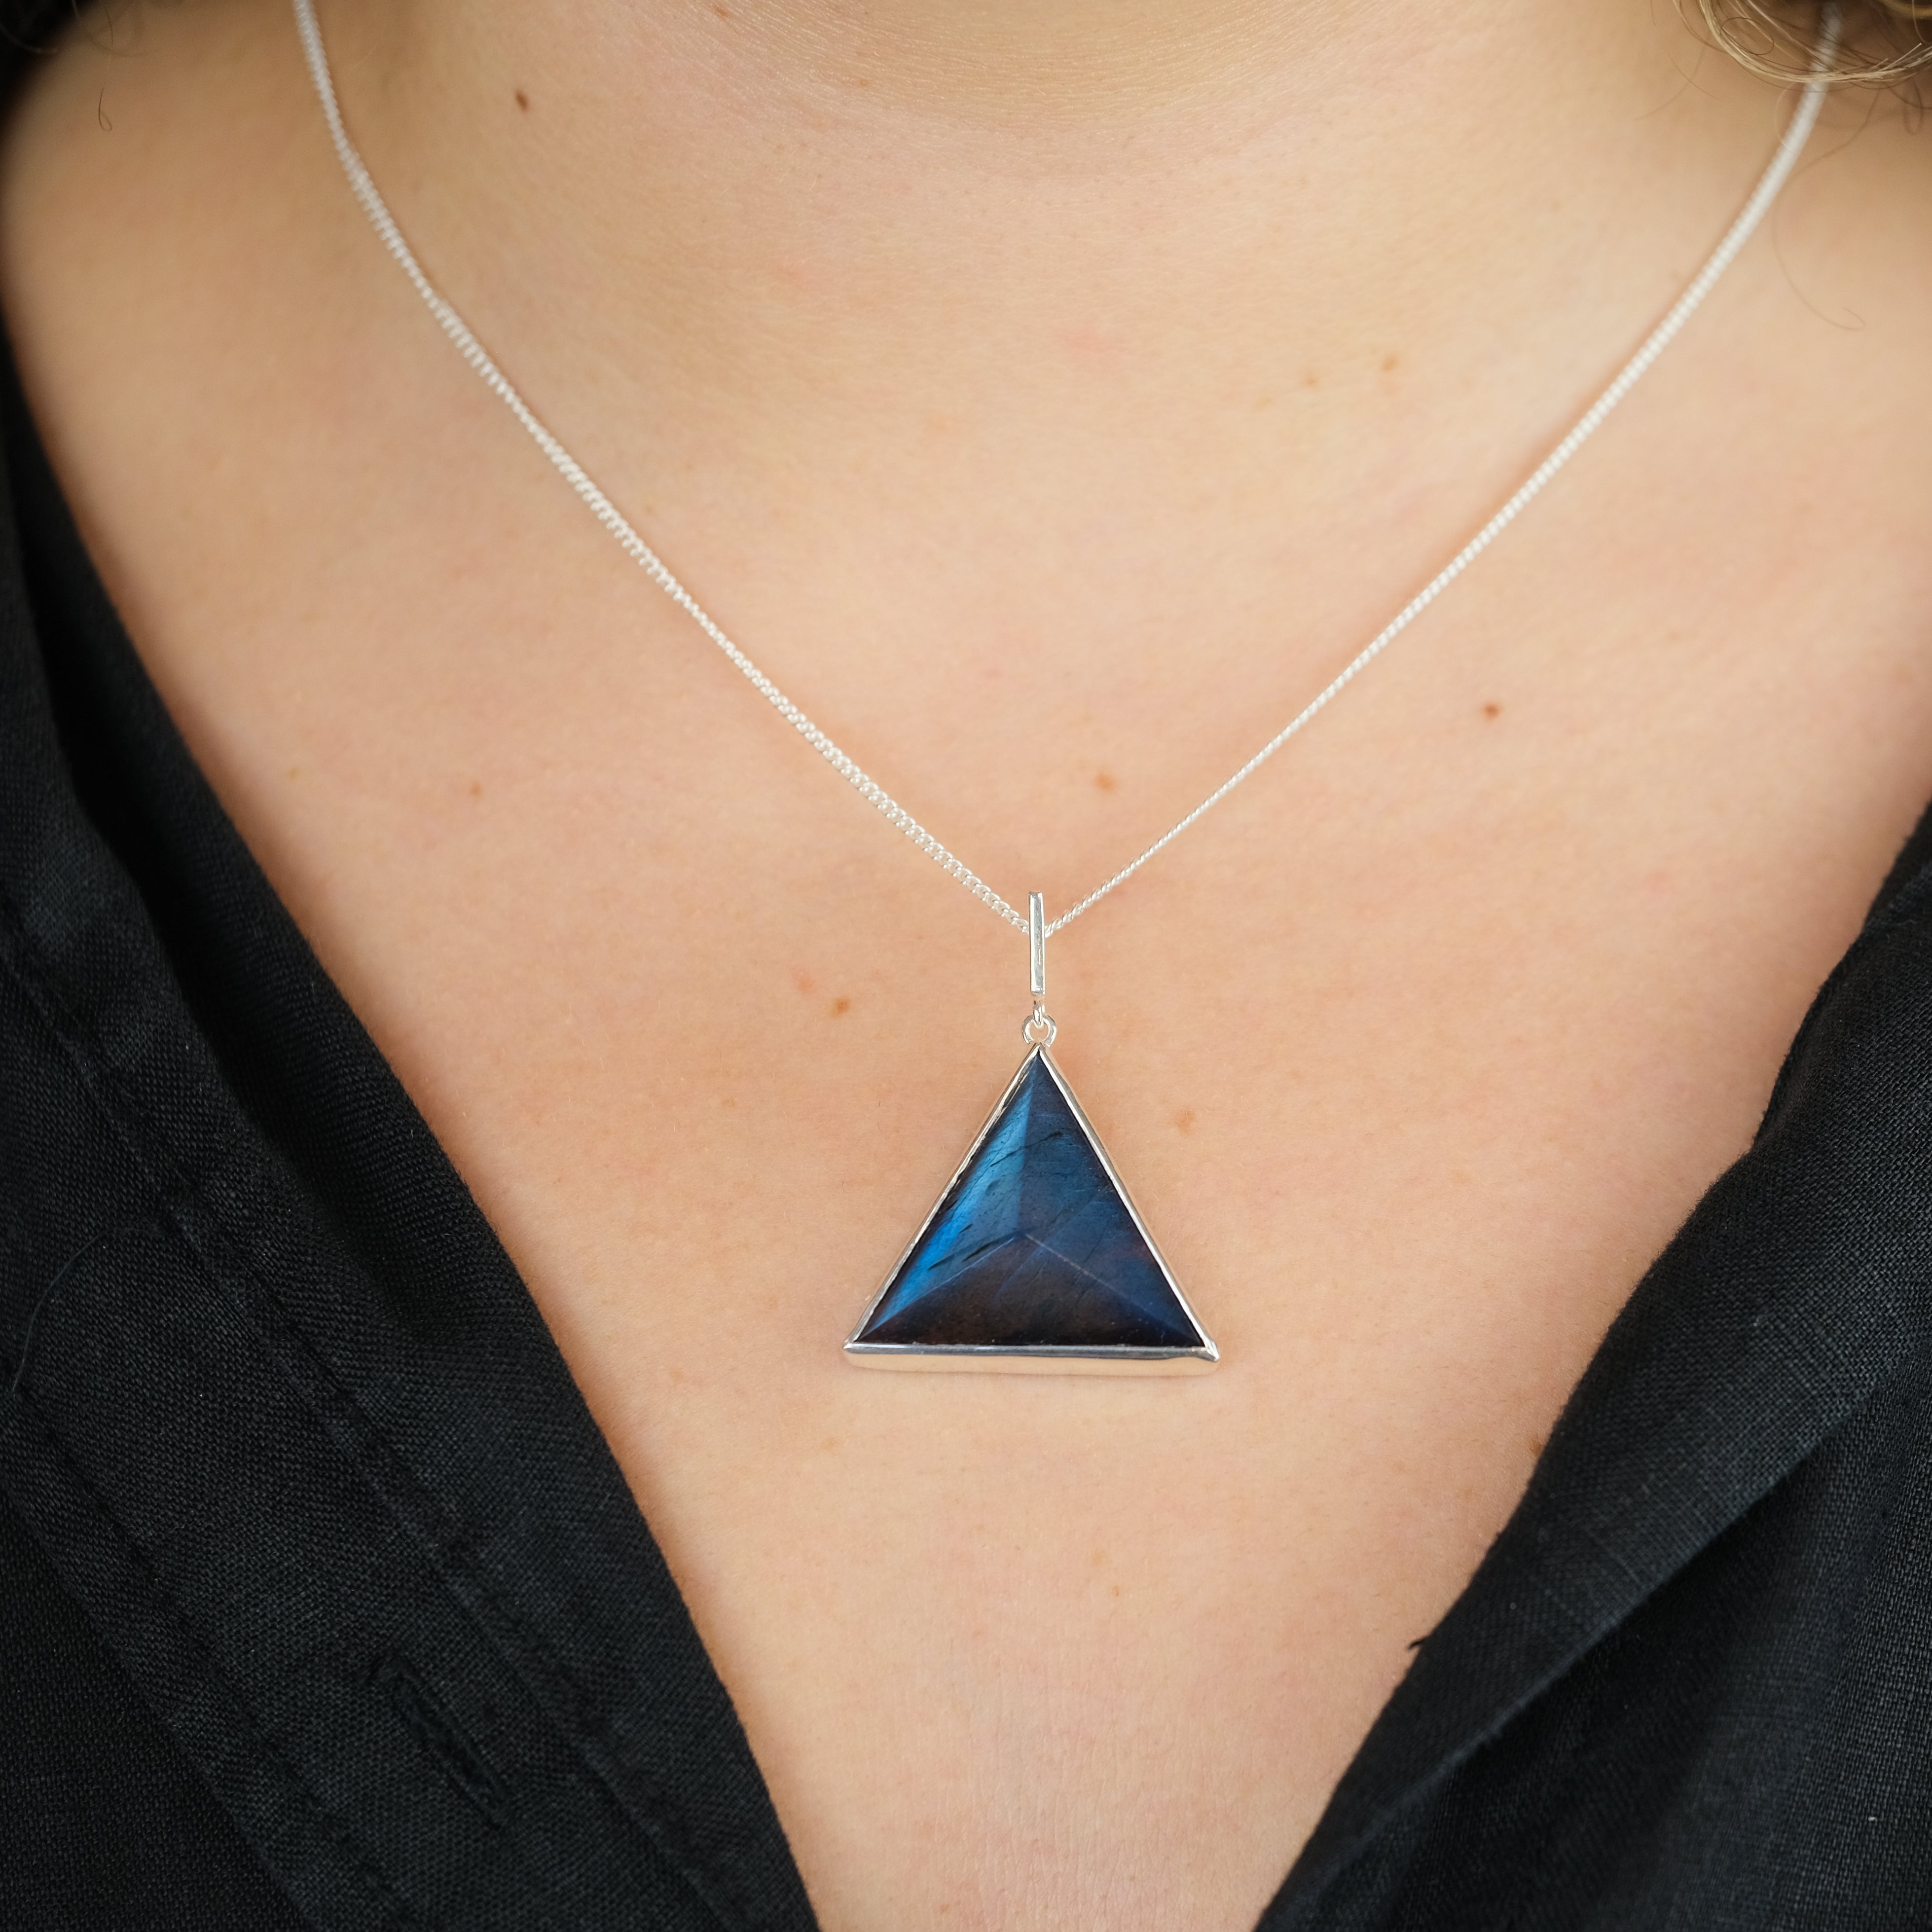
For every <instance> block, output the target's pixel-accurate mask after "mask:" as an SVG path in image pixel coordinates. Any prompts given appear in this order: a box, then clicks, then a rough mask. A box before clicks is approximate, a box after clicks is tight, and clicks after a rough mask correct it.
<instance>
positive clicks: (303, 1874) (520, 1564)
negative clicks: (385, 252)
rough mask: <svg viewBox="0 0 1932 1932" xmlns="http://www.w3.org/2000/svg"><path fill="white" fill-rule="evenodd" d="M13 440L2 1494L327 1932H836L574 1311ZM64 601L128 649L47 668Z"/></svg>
mask: <svg viewBox="0 0 1932 1932" xmlns="http://www.w3.org/2000/svg"><path fill="white" fill-rule="evenodd" d="M6 414H7V422H8V428H9V430H10V437H9V443H10V448H11V450H12V452H13V458H14V460H15V462H16V463H17V464H21V463H24V464H25V465H26V467H27V472H28V473H27V474H26V475H25V476H24V477H23V478H17V481H23V482H24V484H25V486H26V491H25V493H26V496H28V498H29V499H31V505H32V507H31V509H30V511H28V514H27V517H26V524H27V525H28V526H29V529H28V542H29V545H30V548H29V552H28V555H29V557H30V559H31V561H30V562H29V564H28V568H27V571H26V576H25V577H23V574H22V566H21V559H20V557H19V556H17V555H9V556H7V557H6V558H5V564H6V565H7V568H5V569H4V570H0V707H4V711H5V717H6V718H7V721H8V726H9V729H10V736H9V739H8V742H7V746H6V755H5V757H4V758H0V986H4V987H5V1027H4V1031H0V1054H4V1055H5V1058H4V1061H0V1091H5V1092H6V1093H7V1094H10V1095H13V1096H21V1095H26V1094H31V1095H33V1096H34V1097H35V1102H36V1104H35V1106H34V1109H33V1111H32V1112H31V1115H24V1114H23V1112H21V1111H20V1109H18V1108H17V1107H9V1109H7V1117H8V1125H7V1130H5V1131H7V1134H8V1139H7V1142H6V1143H5V1152H6V1170H5V1186H6V1193H7V1211H6V1212H7V1222H6V1227H5V1235H6V1240H5V1262H6V1274H5V1290H4V1294H0V1363H3V1364H4V1372H0V1488H4V1490H5V1493H6V1494H7V1496H9V1497H10V1499H11V1501H12V1502H13V1506H14V1508H16V1509H17V1511H18V1512H19V1514H20V1517H21V1518H22V1519H23V1521H24V1522H25V1523H26V1525H27V1526H28V1527H29V1529H31V1531H32V1532H33V1533H34V1535H35V1537H36V1538H37V1541H38V1542H39V1543H40V1547H42V1548H43V1550H44V1551H45V1552H46V1555H47V1557H48V1559H49V1561H50V1562H52V1565H54V1567H55V1570H56V1571H58V1574H60V1575H61V1576H62V1579H63V1580H64V1581H65V1583H66V1585H67V1586H68V1589H70V1590H71V1592H73V1594H74V1596H75V1597H76V1598H77V1600H78V1601H80V1603H81V1604H83V1606H84V1607H86V1610H87V1612H88V1614H89V1617H90V1618H91V1619H92V1622H93V1623H94V1625H95V1628H97V1629H98V1631H100V1633H101V1634H102V1635H103V1637H104V1638H105V1639H106V1640H107V1642H108V1643H109V1644H110V1646H111V1647H112V1648H113V1650H114V1651H115V1654H116V1655H117V1656H118V1658H119V1659H120V1661H121V1664H122V1665H123V1666H124V1667H125V1668H126V1670H127V1673H128V1674H129V1676H130V1677H131V1678H132V1679H133V1682H134V1683H135V1684H136V1686H137V1687H138V1688H139V1690H140V1691H141V1693H142V1695H143V1697H145V1699H146V1700H147V1702H148V1704H149V1706H151V1708H152V1709H154V1711H155V1712H157V1714H158V1715H160V1717H161V1718H162V1719H163V1721H164V1722H165V1723H166V1724H167V1726H168V1727H169V1730H171V1731H172V1733H173V1734H174V1736H175V1738H176V1739H177V1740H178V1742H180V1743H181V1745H182V1747H183V1748H184V1750H185V1751H187V1754H188V1755H189V1756H190V1758H192V1759H193V1761H194V1762H195V1763H196V1764H197V1766H199V1769H200V1770H201V1772H202V1775H203V1776H204V1777H205V1778H206V1779H207V1781H208V1784H209V1785H210V1787H211V1788H212V1789H213V1790H214V1792H215V1793H216V1794H217V1796H218V1797H219V1799H220V1801H221V1802H222V1804H223V1806H224V1808H226V1811H227V1812H228V1814H229V1817H231V1818H232V1819H233V1820H234V1821H235V1823H236V1825H237V1826H238V1827H239V1829H241V1830H242V1832H243V1834H244V1835H245V1837H246V1838H248V1841H250V1842H251V1843H252V1844H253V1845H254V1847H255V1849H256V1850H257V1852H258V1854H259V1855H260V1856H261V1858H263V1861H264V1862H265V1864H266V1865H267V1866H268V1867H269V1869H270V1870H272V1871H273V1872H274V1873H275V1876H276V1877H277V1878H278V1880H279V1881H280V1882H281V1884H282V1885H283V1886H284V1888H285V1889H286V1891H287V1893H288V1894H289V1896H290V1897H291V1898H292V1899H293V1900H295V1901H296V1903H297V1904H298V1906H299V1908H300V1909H301V1910H302V1912H303V1914H304V1915H305V1917H306V1918H307V1919H308V1921H309V1922H310V1923H311V1924H314V1925H317V1926H326V1927H338V1926H339V1927H361V1926H365V1925H369V1926H373V1925H377V1924H383V1925H388V1924H448V1925H452V1926H460V1927H487V1926H493V1925H498V1926H503V1927H511V1926H516V1927H531V1926H535V1925H538V1924H544V1925H549V1924H554V1925H558V1926H565V1925H569V1926H574V1927H589V1926H596V1925H610V1926H613V1927H614V1926H619V1925H622V1926H625V1927H629V1926H634V1925H637V1924H652V1925H664V1926H675V1925H679V1924H694V1925H696V1924H703V1925H706V1926H710V1925H713V1924H717V1925H724V1926H730V1927H746V1928H750V1927H791V1926H802V1925H808V1924H810V1922H811V1917H810V1912H809V1909H808V1906H806V1904H805V1898H804V1894H803V1891H802V1886H801V1885H800V1884H799V1881H798V1878H797V1875H796V1870H795V1868H794V1867H793V1864H792V1862H791V1860H790V1855H789V1852H788V1851H787V1848H786V1846H785V1844H784V1838H783V1835H782V1833H781V1832H780V1830H779V1829H778V1823H777V1820H776V1818H775V1815H774V1814H772V1811H771V1808H770V1805H769V1800H768V1799H766V1795H765V1793H764V1790H763V1784H762V1781H761V1780H760V1778H759V1775H758V1773H757V1769H756V1767H755V1766H754V1764H753V1763H752V1761H751V1756H750V1753H749V1750H748V1746H747V1745H746V1743H745V1739H744V1737H743V1734H742V1730H741V1728H740V1727H739V1724H738V1723H737V1721H736V1715H735V1714H734V1713H733V1711H732V1710H731V1708H730V1702H729V1700H728V1698H727V1696H726V1695H725V1693H724V1689H723V1687H722V1686H721V1685H720V1684H719V1683H718V1680H717V1678H716V1676H715V1673H714V1672H713V1671H712V1669H711V1667H710V1665H709V1660H708V1659H707V1658H706V1656H705V1654H704V1652H703V1648H702V1646H701V1644H700V1642H699V1640H698V1638H697V1633H696V1631H695V1630H694V1628H692V1626H691V1622H690V1619H689V1618H688V1616H687V1614H686V1613H685V1610H684V1607H683V1604H682V1600H681V1599H680V1598H679V1595H678V1593H677V1591H676V1586H675V1584H674V1583H673V1580H672V1579H671V1577H670V1574H669V1572H668V1571H667V1569H666V1568H665V1566H664V1563H663V1561H662V1559H661V1556H659V1554H658V1551H657V1550H656V1548H655V1544H653V1542H652V1540H651V1538H650V1537H649V1532H648V1531H647V1530H646V1528H645V1526H644V1525H643V1522H642V1520H641V1519H640V1517H639V1516H638V1514H637V1511H636V1508H635V1507H634V1505H633V1503H632V1502H631V1498H630V1496H629V1493H628V1490H627V1489H626V1488H625V1485H624V1484H623V1482H622V1478H621V1475H620V1474H619V1472H618V1470H617V1469H616V1465H615V1463H613V1460H611V1458H610V1455H609V1454H608V1451H607V1448H605V1445H604V1443H603V1442H602V1440H601V1437H600V1436H598V1433H597V1431H596V1429H595V1425H594V1424H593V1423H592V1421H591V1419H590V1418H589V1415H588V1413H587V1412H586V1410H585V1409H584V1408H583V1403H582V1402H581V1400H580V1398H579V1397H578V1396H577V1392H576V1390H575V1388H574V1385H573V1384H572V1383H571V1380H570V1379H569V1376H568V1373H567V1371H566V1370H565V1367H564V1365H563V1364H562V1361H561V1359H560V1358H559V1357H558V1355H557V1354H556V1350H555V1349H554V1347H553V1345H552V1344H551V1343H550V1340H549V1338H548V1336H547V1333H546V1332H545V1331H544V1328H543V1327H542V1324H541V1320H540V1319H539V1318H538V1316H537V1313H536V1311H535V1307H534V1305H533V1304H532V1303H531V1301H530V1300H529V1296H528V1295H527V1293H526V1292H525V1291H524V1289H523V1286H522V1284H521V1283H520V1280H518V1279H517V1277H516V1275H515V1273H514V1270H513V1269H512V1268H511V1266H510V1264H509V1262H508V1259H507V1258H506V1257H505V1256H504V1255H503V1254H502V1251H501V1249H500V1247H499V1246H498V1244H496V1241H495V1240H494V1238H493V1235H491V1233H490V1231H489V1229H488V1228H487V1224H486V1223H484V1221H483V1220H482V1217H481V1215H480V1214H479V1213H478V1211H477V1210H476V1209H475V1206H474V1204H473V1203H472V1202H471V1201H470V1200H469V1196H468V1195H467V1193H466V1192H465V1190H463V1187H462V1185H461V1183H460V1181H459V1180H458V1178H457V1176H456V1175H455V1172H453V1170H452V1169H450V1167H449V1163H447V1161H446V1160H445V1159H444V1158H443V1156H442V1154H441V1152H440V1149H438V1148H437V1145H436V1144H435V1142H434V1140H433V1139H431V1137H430V1136H429V1135H428V1132H427V1130H426V1129H425V1128H424V1127H422V1123H421V1121H420V1119H419V1117H418V1116H416V1114H415V1113H414V1110H413V1109H412V1108H410V1106H409V1105H408V1103H407V1100H405V1099H404V1097H403V1096H402V1094H401V1090H400V1088H398V1087H397V1086H396V1085H395V1081H394V1079H393V1076H392V1075H391V1074H390V1073H389V1070H388V1068H387V1067H386V1066H385V1065H384V1064H383V1061H381V1059H380V1056H379V1055H377V1053H376V1052H375V1050H374V1047H373V1046H372V1045H371V1043H369V1042H368V1039H367V1037H366V1036H365V1035H364V1034H362V1031H361V1029H360V1028H359V1027H358V1026H357V1025H356V1023H355V1022H354V1020H353V1016H350V1014H349V1013H347V1010H346V1008H344V1007H343V1006H342V1004H341V1001H340V1000H339V998H338V996H337V995H336V994H335V992H334V989H333V988H332V986H330V985H329V983H328V981H327V980H326V977H325V976H324V975H323V974H322V973H321V971H320V968H318V967H317V965H316V963H315V962H314V959H313V957H312V956H311V954H310V953H309V952H308V948H307V947H306V945H305V944H304V942H303V941H302V939H301V938H300V935H299V933H298V932H296V929H295V928H294V926H293V923H292V922H290V921H289V919H287V915H286V914H285V913H283V912H282V911H281V908H280V907H279V906H278V904H276V902H275V900H274V898H273V895H272V893H271V892H269V890H268V889H267V888H266V883H265V882H264V881H263V880H262V879H261V877H260V874H259V872H258V871H257V870H256V868H254V864H253V862H252V860H251V859H250V857H249V856H248V853H247V852H246V850H245V847H243V846H242V843H241V841H240V840H239V837H238V836H236V834H235V833H234V832H233V828H232V827H231V826H229V825H228V823H227V821H226V819H225V817H223V815H222V814H221V812H220V807H219V805H217V803H216V802H215V801H214V799H213V797H212V795H211V794H210V793H208V792H207V790H206V787H205V785H204V784H202V781H201V780H200V778H199V774H198V773H196V772H195V771H194V769H193V766H192V764H191V763H190V761H189V760H187V756H186V753H185V751H184V748H182V747H181V745H180V742H179V740H178V738H177V737H176V736H175V734H174V733H173V732H172V727H171V726H170V725H169V722H168V721H167V719H166V716H165V714H164V712H162V710H161V709H160V705H159V702H158V700H157V699H156V698H155V697H154V694H153V692H152V691H151V688H149V687H148V685H147V683H146V680H145V676H143V674H142V673H141V670H140V667H139V664H138V661H136V659H135V658H134V657H133V653H132V651H131V649H130V648H129V647H128V646H127V643H126V640H125V639H124V637H121V634H120V633H119V631H118V625H116V624H115V622H114V621H113V613H112V611H111V610H110V608H109V607H108V606H107V603H106V601H105V599H104V597H103V596H102V595H101V592H100V590H99V587H98V583H95V580H94V579H93V577H92V571H91V569H90V568H89V566H88V565H87V561H86V556H85V553H84V551H83V550H82V548H81V547H80V544H79V541H78V539H77V537H76V535H75V534H74V532H73V530H72V529H71V526H69V525H68V523H67V521H66V519H65V511H63V510H62V508H60V506H59V503H58V496H57V494H56V493H55V492H54V491H53V490H52V487H51V481H50V479H49V478H46V476H45V475H44V474H43V473H39V474H37V473H34V471H35V466H36V465H37V463H38V461H39V460H40V459H39V458H38V455H37V450H36V449H34V446H33V444H32V441H31V436H30V434H29V432H28V428H27V426H26V423H25V422H24V419H23V416H22V414H21V412H20V402H19V398H18V396H17V394H15V395H13V396H11V397H10V398H9V399H8V402H7V410H6ZM5 522H6V524H7V527H8V529H9V530H10V532H12V531H13V529H14V527H15V524H16V519H15V518H14V517H13V516H12V515H10V514H9V515H7V516H6V517H5ZM11 548H12V544H11V542H10V544H9V549H10V550H11ZM29 592H31V601H30V595H29ZM50 600H51V601H52V602H53V603H55V604H58V605H59V607H60V608H61V609H62V611H63V613H65V616H64V619H63V620H62V621H63V622H65V623H66V624H68V625H72V624H73V623H74V622H75V621H76V620H77V619H78V621H79V622H80V623H81V624H82V625H83V628H86V630H87V631H88V633H89V637H90V639H91V643H92V648H91V649H89V651H86V652H60V651H57V650H56V651H52V652H46V653H44V654H43V651H42V649H41V643H42V639H41V635H40V614H41V611H43V610H44V609H45V608H46V607H47V605H48V604H49V601H50ZM36 605H38V606H39V608H38V609H37V608H36ZM43 656H44V661H46V662H47V663H49V664H52V666H53V667H54V674H53V677H52V698H51V701H50V700H49V695H48V691H47V689H46V687H44V686H43V683H42V665H43ZM55 721H58V728H56V724H55ZM83 799H85V800H86V805H87V806H88V809H87V810H86V811H83V809H82V805H81V802H82V800H83ZM161 825H169V826H175V827H177V828H179V827H181V826H183V825H186V826H187V827H188V828H189V829H190V833H191V836H190V837H189V838H188V839H187V841H185V842H184V843H183V844H170V843H169V842H168V841H164V840H157V838H154V836H153V831H154V827H155V826H161ZM104 831H105V832H106V833H107V834H108V835H112V836H115V837H118V839H119V841H120V842H119V843H118V844H116V845H113V846H110V844H109V843H108V842H107V838H106V837H104ZM164 934H165V935H166V943H165V944H164V943H163V935H164ZM198 1015H199V1017H198ZM278 1096H299V1097H300V1100H301V1104H300V1105H299V1106H297V1107H295V1108H293V1109H290V1108H285V1107H284V1106H282V1105H281V1103H280V1102H279V1101H278V1099H277V1097H278ZM405 1679H406V1680H407V1682H408V1683H409V1684H410V1685H411V1686H413V1687H414V1688H413V1692H412V1694H410V1695H409V1696H407V1697H400V1696H399V1694H398V1683H399V1682H403V1681H404V1680H405ZM426 1713H441V1714H443V1715H442V1716H441V1717H440V1718H428V1717H426V1715H425V1714H426ZM438 1725H440V1727H441V1728H442V1733H443V1735H442V1736H441V1737H440V1742H434V1743H432V1742H430V1741H429V1739H431V1736H433V1734H434V1733H435V1732H436V1730H437V1726H438ZM460 1768H466V1769H460ZM453 1773H455V1775H452V1774H453ZM482 1789H488V1790H492V1791H495V1792H497V1793H499V1794H500V1795H499V1799H498V1800H497V1801H496V1803H495V1805H494V1812H495V1814H496V1815H494V1816H493V1815H491V1810H492V1808H490V1807H479V1806H478V1804H477V1803H476V1802H475V1793H476V1792H477V1791H478V1790H482Z"/></svg>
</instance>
